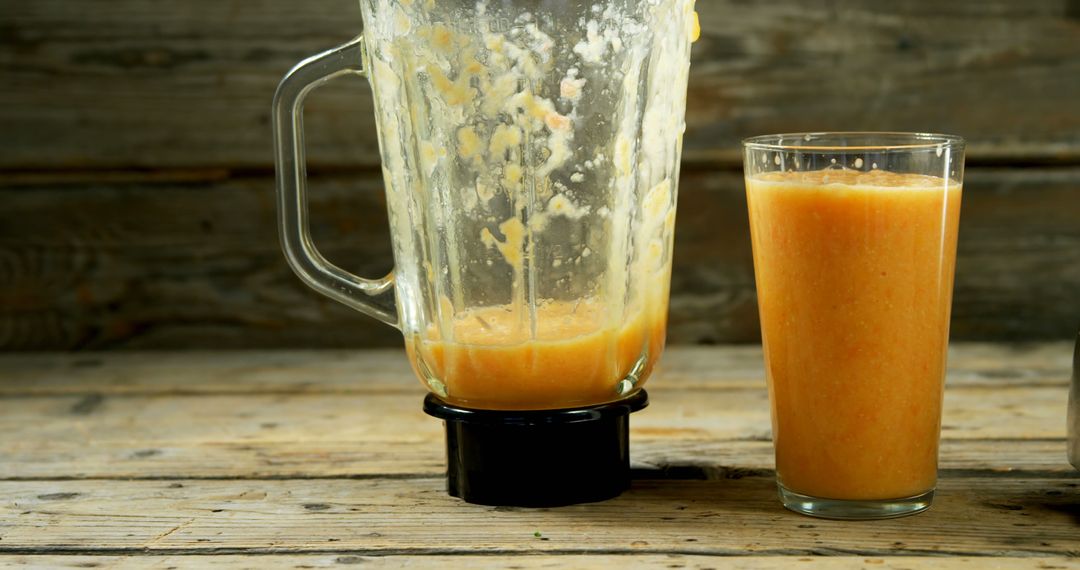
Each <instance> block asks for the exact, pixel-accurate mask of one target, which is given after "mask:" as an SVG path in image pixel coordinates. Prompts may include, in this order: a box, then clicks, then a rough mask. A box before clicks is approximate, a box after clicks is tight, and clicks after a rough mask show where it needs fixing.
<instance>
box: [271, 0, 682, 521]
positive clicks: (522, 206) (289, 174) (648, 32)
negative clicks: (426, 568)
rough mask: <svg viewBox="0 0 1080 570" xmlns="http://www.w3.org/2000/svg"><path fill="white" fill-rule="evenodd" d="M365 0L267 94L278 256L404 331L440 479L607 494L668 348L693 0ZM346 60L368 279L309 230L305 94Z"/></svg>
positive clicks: (616, 484)
mask: <svg viewBox="0 0 1080 570" xmlns="http://www.w3.org/2000/svg"><path fill="white" fill-rule="evenodd" d="M361 7H362V12H363V18H364V22H365V30H364V35H363V36H361V37H358V38H356V39H354V40H352V41H350V42H349V43H346V44H344V45H342V46H340V47H338V48H335V49H333V50H330V51H328V52H325V53H322V54H320V55H316V56H314V57H312V58H310V59H308V60H306V61H304V62H302V63H301V64H299V65H298V66H297V67H296V68H295V69H293V70H292V71H291V72H290V73H289V74H288V75H287V76H286V77H285V79H284V80H283V81H282V83H281V85H280V87H279V89H278V93H277V95H276V97H275V101H274V134H275V146H276V159H277V172H278V184H277V186H278V198H279V221H280V230H281V240H282V245H283V249H284V251H285V255H286V258H287V259H288V262H289V264H290V266H291V267H292V268H293V269H294V271H295V272H296V273H297V274H298V275H299V276H300V278H301V279H302V280H303V281H304V282H305V283H307V284H308V285H309V286H311V287H313V288H314V289H316V290H317V291H319V292H321V293H323V294H325V295H328V296H330V297H332V298H334V299H336V300H338V301H340V302H342V303H344V304H346V305H348V306H350V307H352V308H354V309H356V310H359V311H361V312H364V313H366V314H368V315H371V316H373V317H375V318H378V319H380V320H382V321H383V322H385V323H387V324H389V325H391V326H394V327H396V328H398V329H400V330H401V332H402V334H403V335H404V338H405V345H406V348H407V350H408V355H409V359H410V361H411V363H412V365H413V369H414V370H415V372H416V374H417V376H418V377H419V378H420V380H421V381H422V382H423V383H424V384H425V385H426V386H427V388H428V389H429V390H430V392H431V394H430V395H429V396H428V399H427V400H426V403H425V410H426V411H427V412H428V413H429V414H431V415H434V416H436V417H440V418H442V419H444V420H446V423H447V446H448V456H449V463H450V469H449V478H450V493H451V494H453V495H456V496H459V497H463V498H465V499H466V500H467V501H470V502H480V503H486V504H521V505H551V504H566V503H573V502H581V501H588V500H598V499H603V498H608V497H610V496H614V495H617V494H618V493H620V492H621V491H622V490H624V489H625V488H626V486H627V485H628V481H629V479H628V459H627V457H628V453H627V425H628V414H629V413H630V412H632V411H635V410H637V409H640V408H642V407H644V406H645V404H646V402H647V396H646V395H645V393H644V391H643V390H642V389H641V388H642V386H643V384H644V383H645V381H646V379H647V378H648V377H649V374H650V373H651V371H652V369H653V367H654V365H655V364H656V361H657V359H658V358H659V356H660V354H661V352H662V351H663V349H664V337H665V331H666V326H667V305H668V293H669V283H670V275H671V256H672V241H673V234H674V227H675V205H676V195H677V186H678V174H679V159H680V154H681V147H682V138H683V132H684V131H685V108H686V89H687V75H688V70H689V65H690V44H691V42H692V41H693V40H695V39H696V37H697V35H698V33H699V29H698V22H697V15H696V13H695V12H694V0H438V1H434V0H361ZM350 73H351V74H360V75H364V76H366V77H367V78H368V79H369V81H370V84H371V86H372V91H373V93H374V100H375V109H376V114H377V125H378V132H379V144H380V149H381V158H382V165H383V177H384V180H385V185H386V195H387V203H388V209H389V217H390V227H391V232H392V243H393V249H394V259H395V264H396V267H395V269H394V272H393V273H392V274H391V275H389V276H387V277H384V278H382V279H374V280H372V279H365V278H361V277H357V276H355V275H352V274H350V273H348V272H346V271H344V270H342V269H341V268H339V267H336V266H335V265H333V264H332V263H330V262H329V261H327V260H326V259H325V258H324V257H323V256H322V255H320V254H319V252H318V250H317V249H316V248H315V245H314V244H313V242H312V239H311V236H310V233H309V231H308V224H309V222H308V217H307V208H306V197H305V192H306V189H305V176H306V174H305V169H304V147H303V132H302V112H303V102H304V98H305V96H306V95H307V93H308V92H309V91H310V90H311V89H313V88H314V87H316V86H318V85H319V84H321V83H323V82H325V81H327V80H329V79H332V78H334V77H337V76H339V75H342V74H350ZM508 482H512V483H513V484H510V483H508Z"/></svg>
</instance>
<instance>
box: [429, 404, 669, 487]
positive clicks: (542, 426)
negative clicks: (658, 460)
mask: <svg viewBox="0 0 1080 570" xmlns="http://www.w3.org/2000/svg"><path fill="white" fill-rule="evenodd" d="M648 402H649V396H648V394H647V393H646V392H645V391H644V390H640V391H638V392H637V393H635V394H633V395H631V396H629V397H628V398H625V399H622V400H619V401H617V402H611V403H608V404H601V405H598V406H589V407H585V408H572V409H563V410H537V411H493V410H475V409H470V408H462V407H459V406H454V405H452V404H448V403H446V402H444V401H442V400H440V399H439V398H438V397H436V396H435V395H433V394H429V395H428V396H427V398H425V400H424V412H426V413H427V414H428V415H430V416H433V417H436V418H439V419H442V420H444V421H445V423H446V457H447V492H449V494H450V495H452V496H454V497H459V498H461V499H463V500H465V501H466V502H468V503H474V504H479V505H493V506H515V507H558V506H565V505H574V504H579V503H591V502H596V501H603V500H606V499H611V498H614V497H617V496H619V495H620V494H621V493H622V492H623V491H625V490H626V489H628V488H629V487H630V452H629V435H630V433H629V432H630V414H631V413H633V412H636V411H638V410H640V409H642V408H644V407H645V406H647V405H648Z"/></svg>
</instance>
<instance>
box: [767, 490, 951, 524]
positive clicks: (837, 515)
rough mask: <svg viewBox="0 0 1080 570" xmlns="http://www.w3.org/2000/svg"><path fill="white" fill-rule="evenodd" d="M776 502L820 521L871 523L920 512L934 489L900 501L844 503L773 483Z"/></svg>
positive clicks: (927, 506)
mask: <svg viewBox="0 0 1080 570" xmlns="http://www.w3.org/2000/svg"><path fill="white" fill-rule="evenodd" d="M777 488H778V489H779V491H780V502H781V503H783V504H784V508H786V509H788V510H790V511H794V512H796V513H799V514H801V515H808V516H811V517H817V518H822V519H838V520H874V519H893V518H897V517H906V516H908V515H914V514H916V513H921V512H923V511H925V510H926V509H929V508H930V504H931V503H933V502H934V490H933V489H931V490H929V491H927V492H925V493H923V494H921V495H915V496H914V497H905V498H903V499H882V500H868V501H847V500H843V499H820V498H818V497H811V496H809V495H803V494H801V493H796V492H795V491H792V490H790V489H787V488H785V487H784V486H783V485H781V484H779V483H778V484H777Z"/></svg>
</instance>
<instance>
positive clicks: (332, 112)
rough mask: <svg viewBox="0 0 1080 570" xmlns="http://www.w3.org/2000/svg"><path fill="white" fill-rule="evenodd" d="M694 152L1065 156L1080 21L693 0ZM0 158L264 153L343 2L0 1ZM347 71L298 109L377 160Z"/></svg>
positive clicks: (17, 162) (181, 158)
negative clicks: (892, 144) (942, 135)
mask: <svg viewBox="0 0 1080 570" xmlns="http://www.w3.org/2000/svg"><path fill="white" fill-rule="evenodd" d="M698 9H699V11H700V13H701V18H702V24H703V30H704V37H703V38H702V40H701V42H699V43H698V44H697V45H696V46H695V51H694V58H695V65H694V68H693V77H692V80H691V87H690V95H689V97H690V99H689V110H688V114H689V117H688V119H689V120H688V123H689V130H688V131H687V135H686V149H687V156H688V158H689V159H690V160H692V161H707V162H714V161H723V162H726V163H728V164H735V163H737V162H738V154H737V143H738V140H739V139H740V138H742V137H744V136H748V135H753V134H762V133H765V132H776V131H792V130H823V129H824V130H840V129H864V130H866V129H869V130H930V131H949V132H955V133H958V134H962V135H965V136H967V137H968V138H969V139H970V140H971V141H972V143H973V144H972V148H971V150H972V154H973V156H974V157H975V158H976V159H979V158H982V159H998V160H1042V161H1045V160H1068V161H1075V160H1077V159H1078V158H1080V134H1078V133H1080V113H1078V112H1077V100H1078V97H1080V28H1078V27H1077V26H1076V13H1075V6H1074V4H1073V3H1072V2H1070V1H1069V0H1033V1H1029V2H1023V3H1016V2H1014V1H1013V0H994V1H991V2H952V3H948V4H947V5H946V4H942V3H941V2H935V1H933V0H915V1H909V2H904V3H902V4H901V5H893V3H867V2H858V1H855V0H842V1H833V0H815V1H813V2H804V1H802V0H783V1H778V2H769V3H768V4H759V3H747V2H739V1H736V0H710V1H709V2H707V3H706V2H703V3H701V4H700V5H699V8H698ZM0 22H3V24H2V26H3V27H2V29H0V31H2V32H3V33H0V38H3V40H2V41H3V42H4V44H3V45H4V47H5V49H0V73H2V83H3V84H4V86H5V89H3V90H0V124H3V125H5V129H4V137H3V138H2V139H0V168H22V169H35V168H44V169H52V168H72V167H74V168H85V167H93V168H125V167H149V168H159V167H176V166H197V167H205V166H227V167H228V166H243V167H248V168H250V167H258V168H265V167H266V166H268V165H269V164H270V157H271V155H270V153H269V152H268V145H269V144H270V129H269V103H270V98H271V96H272V94H273V91H274V87H275V86H276V84H277V82H278V80H279V79H280V77H281V76H282V75H283V74H284V73H285V71H287V70H288V69H289V68H290V67H292V66H293V64H295V63H296V62H298V61H299V60H301V59H302V58H304V57H306V56H308V55H310V54H313V53H315V52H316V51H320V50H322V49H325V48H329V47H331V46H332V45H334V44H336V43H340V42H342V41H344V40H347V39H348V38H350V37H352V36H353V35H355V34H356V33H357V32H359V31H360V28H361V21H360V15H359V10H358V8H357V5H356V3H355V2H347V1H344V0H337V1H330V0H319V1H312V2H304V3H296V2H288V1H281V0H276V1H274V0H228V1H209V0H203V1H200V2H186V3H169V4H166V5H159V4H155V3H147V2H142V1H139V0H116V1H113V2H109V3H108V5H107V6H103V5H100V3H87V2H81V1H78V0H37V1H35V2H8V3H5V4H4V5H3V8H2V12H0ZM366 90H367V87H366V86H364V85H363V84H361V83H360V82H359V81H353V82H349V83H346V84H344V85H336V86H333V87H329V88H326V89H325V90H323V92H321V93H319V94H318V95H316V96H315V97H314V98H313V100H312V102H311V104H310V106H309V110H308V115H307V116H308V132H309V133H310V136H309V138H308V143H309V147H310V149H311V157H312V159H313V161H314V163H315V165H316V168H318V166H319V165H324V166H331V167H340V166H357V165H363V166H373V165H375V164H376V161H377V158H378V153H377V152H376V145H375V132H374V127H373V123H374V121H373V115H372V111H371V98H370V96H369V95H368V94H367V92H366Z"/></svg>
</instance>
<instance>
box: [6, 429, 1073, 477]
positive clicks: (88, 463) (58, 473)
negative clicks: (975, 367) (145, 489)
mask: <svg viewBox="0 0 1080 570" xmlns="http://www.w3.org/2000/svg"><path fill="white" fill-rule="evenodd" d="M428 421H429V422H432V423H431V425H430V426H428V427H425V428H424V431H423V432H422V433H418V434H415V436H414V439H413V440H411V441H372V440H362V441H357V440H352V441H325V440H323V441H317V442H307V441H266V440H246V441H245V440H235V439H229V438H227V437H222V438H221V440H219V441H206V442H201V441H193V442H175V441H160V440H153V439H151V440H148V441H140V440H135V439H131V440H127V441H104V442H100V443H88V444H85V443H84V444H81V445H74V444H68V443H50V442H39V441H35V442H34V444H33V445H30V444H28V443H24V444H23V445H20V446H17V447H9V446H5V447H4V449H2V450H0V458H2V459H3V461H4V468H3V469H2V470H0V479H2V480H27V481H29V480H56V479H169V480H172V479H185V478H196V479H236V478H242V479H244V478H246V479H325V478H349V479H373V478H395V477H437V476H439V475H440V474H443V473H445V471H446V452H445V446H444V443H443V436H442V433H441V432H439V433H434V432H435V430H438V429H439V428H440V426H439V425H438V424H437V423H435V422H434V420H428ZM635 421H636V420H635ZM646 433H647V432H646ZM1065 446H1066V443H1065V440H1064V439H1063V438H1051V439H1045V440H954V439H945V440H943V441H942V444H941V463H940V467H941V470H942V471H941V473H942V476H948V475H949V474H951V473H975V472H978V473H980V474H982V473H987V474H1009V476H1023V475H1025V474H1031V473H1038V474H1046V473H1058V474H1062V475H1065V476H1067V475H1068V474H1070V473H1072V472H1073V469H1072V466H1070V465H1069V464H1068V462H1067V461H1066V459H1065V451H1064V450H1065ZM630 456H631V461H632V467H633V469H634V470H635V471H634V472H635V474H636V475H635V476H636V477H638V478H663V479H692V480H696V479H706V480H714V479H726V478H730V477H737V476H742V475H744V474H747V473H751V474H767V473H769V472H770V471H772V469H773V468H774V466H775V463H774V461H773V447H772V442H770V441H737V440H707V439H700V438H697V439H682V438H680V437H679V435H678V433H677V432H676V433H669V435H668V437H662V436H660V435H657V434H656V430H653V433H652V434H649V435H648V436H646V435H643V434H641V433H639V431H638V430H632V434H631V443H630Z"/></svg>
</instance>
